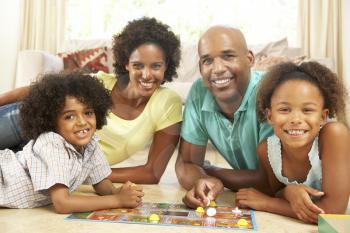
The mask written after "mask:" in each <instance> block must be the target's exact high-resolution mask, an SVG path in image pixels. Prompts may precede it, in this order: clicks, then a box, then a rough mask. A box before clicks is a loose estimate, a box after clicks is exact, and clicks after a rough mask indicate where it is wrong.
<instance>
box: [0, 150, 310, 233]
mask: <svg viewBox="0 0 350 233" xmlns="http://www.w3.org/2000/svg"><path fill="white" fill-rule="evenodd" d="M176 156H177V152H175V153H174V155H173V157H172V158H171V160H170V163H169V165H168V167H167V169H166V171H165V173H164V175H163V177H162V179H161V181H160V184H159V185H144V186H143V188H144V191H145V197H144V201H146V202H176V203H181V199H182V197H183V195H184V194H185V190H184V189H182V188H181V187H180V186H179V184H178V182H177V179H176V175H175V171H174V164H175V159H176ZM146 158H147V151H142V152H139V153H137V154H135V155H134V156H132V157H131V158H130V159H128V160H127V161H124V162H123V163H121V164H119V165H118V166H128V165H132V164H134V165H137V164H142V163H144V161H145V160H146ZM206 159H208V160H209V161H211V162H212V163H213V164H218V165H220V166H226V167H228V165H227V163H226V162H225V161H224V160H223V159H222V157H221V156H219V155H218V153H217V152H216V151H215V150H214V149H213V148H211V147H209V148H208V150H207V155H206ZM78 193H81V194H85V195H91V194H92V188H91V187H88V186H82V187H81V188H80V189H79V192H78ZM217 202H218V203H219V204H221V205H231V206H232V205H234V193H232V192H231V191H228V190H226V191H225V192H224V193H223V194H222V195H221V196H220V197H219V198H218V200H217ZM66 216H67V215H60V214H56V213H55V212H54V210H53V208H52V205H50V206H46V207H41V208H35V209H21V210H18V209H0V233H22V232H28V233H44V232H50V233H82V232H84V233H89V232H91V233H96V232H101V233H109V232H113V233H115V232H118V233H119V232H121V233H122V232H141V231H142V232H143V233H148V232H164V233H171V232H191V233H197V232H198V233H199V232H228V231H227V230H221V229H219V230H217V229H208V228H194V227H176V226H146V225H140V224H118V223H103V222H89V221H67V220H64V218H65V217H66ZM255 218H256V222H257V228H258V232H266V233H274V232H276V233H281V232H285V233H287V232H290V233H299V232H300V233H316V232H317V226H314V225H308V224H304V223H301V222H300V221H297V220H295V219H291V218H287V217H283V216H278V215H275V214H270V213H265V212H260V211H256V212H255ZM230 232H242V231H241V230H237V231H231V230H230Z"/></svg>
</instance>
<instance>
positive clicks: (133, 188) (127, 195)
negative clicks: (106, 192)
mask: <svg viewBox="0 0 350 233" xmlns="http://www.w3.org/2000/svg"><path fill="white" fill-rule="evenodd" d="M143 195H144V193H143V191H142V187H140V186H138V185H135V184H133V183H131V182H129V181H128V182H126V183H125V184H123V185H122V186H121V188H120V191H119V192H118V193H117V194H115V196H116V198H118V199H119V201H120V206H121V207H126V208H134V207H137V206H138V205H139V204H140V203H141V201H142V197H143Z"/></svg>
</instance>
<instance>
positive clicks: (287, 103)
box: [277, 101, 317, 105]
mask: <svg viewBox="0 0 350 233" xmlns="http://www.w3.org/2000/svg"><path fill="white" fill-rule="evenodd" d="M277 104H278V105H282V104H285V105H289V104H290V103H289V102H285V101H284V102H278V103H277ZM303 105H317V103H314V102H306V103H303Z"/></svg>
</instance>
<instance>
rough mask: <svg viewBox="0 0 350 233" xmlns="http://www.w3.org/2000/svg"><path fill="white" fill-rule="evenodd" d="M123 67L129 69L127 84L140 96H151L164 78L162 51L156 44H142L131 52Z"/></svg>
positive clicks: (164, 67) (164, 64)
mask: <svg viewBox="0 0 350 233" xmlns="http://www.w3.org/2000/svg"><path fill="white" fill-rule="evenodd" d="M125 68H126V70H128V71H129V78H130V82H129V85H131V86H132V87H133V88H135V89H136V90H137V91H138V92H139V93H140V95H141V96H151V95H152V94H153V93H154V91H155V90H156V89H157V88H158V87H159V86H160V84H161V83H162V81H163V80H164V73H165V71H166V68H167V67H166V63H165V56H164V52H163V50H162V49H161V48H160V47H159V46H158V45H156V44H151V43H149V44H142V45H140V46H139V47H137V48H136V49H135V50H134V51H133V52H132V53H131V55H130V58H129V62H128V64H127V65H126V66H125Z"/></svg>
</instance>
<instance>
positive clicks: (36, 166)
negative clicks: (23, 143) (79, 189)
mask: <svg viewBox="0 0 350 233" xmlns="http://www.w3.org/2000/svg"><path fill="white" fill-rule="evenodd" d="M68 151H69V150H67V148H66V147H65V145H64V141H63V138H60V137H58V135H54V133H47V134H44V135H40V136H39V137H38V139H37V140H36V142H35V143H34V145H33V155H32V156H31V157H30V158H29V159H28V160H27V163H28V164H27V165H28V170H29V173H30V176H31V179H32V182H33V188H34V191H39V190H46V189H49V188H50V187H52V186H53V185H55V184H58V183H59V184H63V185H65V186H67V187H69V180H70V179H69V175H70V162H69V158H70V156H69V154H68V153H69V152H68Z"/></svg>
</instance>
